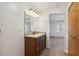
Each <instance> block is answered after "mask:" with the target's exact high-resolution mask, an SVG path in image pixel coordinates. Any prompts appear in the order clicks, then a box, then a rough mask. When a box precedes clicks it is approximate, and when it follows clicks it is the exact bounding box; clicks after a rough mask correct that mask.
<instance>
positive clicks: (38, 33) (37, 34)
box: [25, 32, 45, 38]
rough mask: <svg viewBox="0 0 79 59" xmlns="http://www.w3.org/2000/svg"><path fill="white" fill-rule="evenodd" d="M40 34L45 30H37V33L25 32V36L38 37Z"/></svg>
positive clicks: (43, 33)
mask: <svg viewBox="0 0 79 59" xmlns="http://www.w3.org/2000/svg"><path fill="white" fill-rule="evenodd" d="M42 35H45V32H37V33H34V34H33V33H32V32H30V33H28V34H26V35H25V37H32V38H38V37H40V36H42Z"/></svg>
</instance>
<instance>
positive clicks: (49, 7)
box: [27, 2, 70, 13]
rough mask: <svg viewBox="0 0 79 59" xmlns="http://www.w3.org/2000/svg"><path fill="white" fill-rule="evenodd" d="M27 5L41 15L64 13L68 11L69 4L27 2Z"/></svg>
mask: <svg viewBox="0 0 79 59" xmlns="http://www.w3.org/2000/svg"><path fill="white" fill-rule="evenodd" d="M27 5H28V6H30V7H32V8H35V9H37V10H38V11H39V12H40V13H43V12H48V11H51V12H53V11H65V10H67V9H68V7H69V5H70V2H28V3H27Z"/></svg>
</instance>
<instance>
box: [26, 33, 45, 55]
mask: <svg viewBox="0 0 79 59" xmlns="http://www.w3.org/2000/svg"><path fill="white" fill-rule="evenodd" d="M45 48H46V35H42V36H40V37H38V38H32V37H25V56H39V55H40V54H41V53H42V52H43V51H44V49H45Z"/></svg>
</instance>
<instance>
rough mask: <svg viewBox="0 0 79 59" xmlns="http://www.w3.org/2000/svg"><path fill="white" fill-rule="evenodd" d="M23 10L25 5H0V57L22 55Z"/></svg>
mask: <svg viewBox="0 0 79 59" xmlns="http://www.w3.org/2000/svg"><path fill="white" fill-rule="evenodd" d="M25 8H28V7H27V6H26V4H25V3H2V2H1V3H0V16H1V17H0V28H1V27H2V29H3V32H2V33H0V42H1V43H2V45H0V48H1V47H2V50H1V49H0V52H2V53H0V55H5V56H6V55H9V56H10V55H15V56H16V55H17V56H18V55H24V10H25ZM1 23H2V24H1ZM1 43H0V44H1Z"/></svg>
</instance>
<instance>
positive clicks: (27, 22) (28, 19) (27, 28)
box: [24, 12, 32, 34]
mask: <svg viewBox="0 0 79 59" xmlns="http://www.w3.org/2000/svg"><path fill="white" fill-rule="evenodd" d="M31 19H32V17H31V16H29V15H27V14H26V13H25V12H24V33H25V34H27V33H29V32H31Z"/></svg>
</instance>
